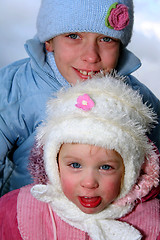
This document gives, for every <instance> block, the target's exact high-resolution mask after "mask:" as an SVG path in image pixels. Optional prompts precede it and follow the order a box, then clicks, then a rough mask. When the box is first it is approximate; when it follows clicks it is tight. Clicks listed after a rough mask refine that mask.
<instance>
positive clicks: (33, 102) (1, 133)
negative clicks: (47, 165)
mask: <svg viewBox="0 0 160 240" xmlns="http://www.w3.org/2000/svg"><path fill="white" fill-rule="evenodd" d="M25 48H26V51H27V52H28V55H29V58H27V59H23V60H20V61H17V62H15V63H13V64H11V65H9V66H7V67H5V68H2V69H1V70H0V194H1V195H4V194H5V193H7V192H9V191H11V190H13V189H17V188H20V187H22V186H24V185H26V184H29V183H31V182H32V179H31V176H30V174H29V171H28V170H27V165H28V156H29V154H30V150H31V148H32V146H33V144H34V141H35V139H34V138H35V130H36V127H37V126H38V125H39V124H40V123H41V122H42V120H43V119H44V118H45V106H46V101H47V100H48V99H49V98H50V97H51V96H52V95H53V93H54V92H56V91H58V90H59V89H60V88H62V87H63V85H64V83H63V81H61V79H60V78H59V77H57V76H61V75H60V73H59V72H58V74H57V73H55V71H53V68H51V67H50V65H49V64H48V62H47V61H46V54H45V49H44V44H42V43H40V42H39V40H38V39H36V38H35V39H31V40H29V41H27V43H26V45H25ZM140 65H141V63H140V61H139V59H138V58H136V57H135V56H134V55H133V54H132V53H131V52H129V51H128V50H127V49H124V50H123V52H122V55H121V59H120V61H119V64H118V67H117V70H118V72H119V74H121V75H127V76H128V84H130V85H131V86H132V87H133V89H136V90H137V89H138V90H139V91H140V93H141V94H142V95H143V99H144V102H147V104H149V105H151V106H153V108H154V110H155V112H156V113H157V114H158V116H159V117H160V103H159V100H158V99H157V98H156V97H155V96H154V95H153V93H151V91H150V90H149V89H148V88H147V87H146V86H144V85H143V84H142V83H140V82H139V81H138V80H137V79H136V78H135V77H133V76H131V75H130V74H131V73H132V72H133V71H135V70H137V69H138V68H139V67H140ZM57 71H58V70H57ZM159 136H160V126H159V124H158V125H157V126H156V128H154V129H153V131H152V134H151V136H149V137H150V138H151V140H152V141H153V142H154V143H155V144H156V145H157V147H160V139H159Z"/></svg>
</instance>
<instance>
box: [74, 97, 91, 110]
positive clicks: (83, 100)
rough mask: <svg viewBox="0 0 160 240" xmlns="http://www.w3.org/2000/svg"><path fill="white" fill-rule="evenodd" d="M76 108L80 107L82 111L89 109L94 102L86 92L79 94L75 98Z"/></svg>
mask: <svg viewBox="0 0 160 240" xmlns="http://www.w3.org/2000/svg"><path fill="white" fill-rule="evenodd" d="M75 106H76V107H77V108H82V109H83V110H84V111H89V110H91V109H92V108H93V107H94V102H93V100H92V99H91V98H90V96H89V95H88V94H84V95H81V96H79V97H78V98H77V104H75Z"/></svg>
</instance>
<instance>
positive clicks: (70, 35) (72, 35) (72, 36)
mask: <svg viewBox="0 0 160 240" xmlns="http://www.w3.org/2000/svg"><path fill="white" fill-rule="evenodd" d="M68 37H69V38H71V39H79V38H80V37H79V36H78V35H77V34H76V33H71V34H69V35H68Z"/></svg>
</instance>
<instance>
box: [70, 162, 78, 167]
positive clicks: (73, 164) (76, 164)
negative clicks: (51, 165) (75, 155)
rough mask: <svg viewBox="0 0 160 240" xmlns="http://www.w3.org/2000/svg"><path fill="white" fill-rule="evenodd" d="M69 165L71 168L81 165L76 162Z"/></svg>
mask: <svg viewBox="0 0 160 240" xmlns="http://www.w3.org/2000/svg"><path fill="white" fill-rule="evenodd" d="M70 166H71V167H73V168H81V165H80V164H79V163H77V162H74V163H71V165H70Z"/></svg>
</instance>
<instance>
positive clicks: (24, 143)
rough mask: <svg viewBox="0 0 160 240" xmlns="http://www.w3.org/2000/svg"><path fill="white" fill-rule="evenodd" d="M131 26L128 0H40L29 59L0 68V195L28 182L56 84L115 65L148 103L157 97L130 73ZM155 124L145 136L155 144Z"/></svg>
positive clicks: (133, 65)
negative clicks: (37, 136) (39, 129)
mask: <svg viewBox="0 0 160 240" xmlns="http://www.w3.org/2000/svg"><path fill="white" fill-rule="evenodd" d="M132 28H133V2H132V0H119V1H114V0H81V1H79V0H74V1H73V0H67V1H64V0H42V3H41V7H40V10H39V14H38V18H37V35H36V37H35V38H34V39H31V40H29V41H27V43H26V45H25V48H26V51H27V53H28V55H29V58H27V59H23V60H20V61H18V62H16V63H13V64H11V65H9V66H7V67H5V68H3V69H1V71H0V86H1V87H0V192H1V193H0V194H1V195H3V194H5V193H6V192H8V191H11V190H13V189H16V188H20V187H21V186H23V185H26V184H29V183H31V182H32V180H31V177H30V174H29V172H28V170H27V165H28V156H29V154H30V150H31V147H32V146H33V144H34V140H35V139H34V137H35V130H36V128H37V126H38V125H39V124H40V123H41V122H42V120H43V119H45V114H44V112H45V111H44V109H45V106H46V101H47V100H48V99H49V98H50V97H51V96H52V94H53V93H55V92H57V91H59V90H60V89H61V88H62V87H66V88H68V87H70V86H71V85H73V84H75V82H76V81H77V80H79V81H85V80H86V79H88V78H91V77H92V75H95V74H96V73H99V72H100V71H103V72H104V73H105V72H111V71H112V69H116V70H117V71H118V73H119V74H120V75H125V76H127V78H126V81H127V82H128V84H129V85H131V86H132V88H133V89H135V90H138V91H139V92H140V94H141V95H142V96H143V101H144V102H147V104H148V105H151V106H153V108H154V111H155V112H156V113H157V115H158V119H159V118H160V103H159V100H158V99H157V98H156V97H155V96H154V95H153V94H152V93H151V92H150V90H149V89H147V88H146V87H145V86H144V85H143V84H141V83H140V82H139V81H137V80H136V79H135V78H134V77H133V76H131V73H132V72H134V71H136V70H137V69H138V68H139V67H140V65H141V63H140V61H139V59H137V57H136V56H134V54H132V53H131V52H129V51H128V50H127V49H126V47H127V45H128V43H129V42H130V39H131V35H132ZM159 136H160V125H159V124H157V126H156V127H155V128H154V129H152V131H151V134H150V135H149V138H150V139H151V140H152V141H153V142H154V143H155V145H156V146H157V147H158V148H159V146H160V140H159V139H160V138H159Z"/></svg>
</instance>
